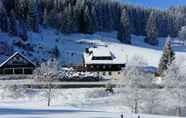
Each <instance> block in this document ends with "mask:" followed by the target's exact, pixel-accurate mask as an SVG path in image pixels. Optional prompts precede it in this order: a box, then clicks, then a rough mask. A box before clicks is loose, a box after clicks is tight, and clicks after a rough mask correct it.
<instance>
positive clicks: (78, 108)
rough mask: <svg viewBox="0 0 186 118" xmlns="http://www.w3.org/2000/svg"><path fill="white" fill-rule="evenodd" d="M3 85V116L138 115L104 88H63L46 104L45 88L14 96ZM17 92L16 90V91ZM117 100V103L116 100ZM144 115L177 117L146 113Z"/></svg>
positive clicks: (0, 103) (79, 117) (102, 117)
mask: <svg viewBox="0 0 186 118" xmlns="http://www.w3.org/2000/svg"><path fill="white" fill-rule="evenodd" d="M2 92H3V91H2V89H1V101H0V118H61V117H62V118H73V117H76V118H120V114H121V113H124V117H127V118H137V116H138V114H136V115H135V114H131V113H130V111H129V109H128V108H127V107H125V106H123V105H122V104H121V103H120V102H118V99H117V98H118V97H117V98H116V97H114V96H113V95H108V94H105V92H104V89H103V88H100V89H88V88H87V89H60V90H55V92H53V93H54V94H53V98H52V106H50V107H47V100H46V98H45V90H25V91H24V90H22V92H18V93H19V94H18V95H19V96H17V97H15V96H13V95H14V94H10V91H4V92H5V93H2ZM15 95H16V94H15ZM117 102H118V103H117ZM140 116H141V117H142V118H176V117H168V116H158V115H143V114H140Z"/></svg>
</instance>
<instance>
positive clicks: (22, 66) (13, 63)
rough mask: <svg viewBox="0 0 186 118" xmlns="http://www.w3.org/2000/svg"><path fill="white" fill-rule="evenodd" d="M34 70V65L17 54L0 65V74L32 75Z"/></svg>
mask: <svg viewBox="0 0 186 118" xmlns="http://www.w3.org/2000/svg"><path fill="white" fill-rule="evenodd" d="M34 69H35V64H34V63H33V62H32V61H31V60H29V59H28V58H26V57H25V56H23V55H22V54H20V53H19V52H16V53H14V54H13V55H12V56H10V57H9V58H8V59H6V60H5V61H4V62H2V63H1V64H0V74H32V73H33V70H34Z"/></svg>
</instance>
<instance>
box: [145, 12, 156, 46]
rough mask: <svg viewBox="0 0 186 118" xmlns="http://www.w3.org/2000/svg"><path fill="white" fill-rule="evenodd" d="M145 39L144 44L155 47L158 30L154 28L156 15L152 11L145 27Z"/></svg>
mask: <svg viewBox="0 0 186 118" xmlns="http://www.w3.org/2000/svg"><path fill="white" fill-rule="evenodd" d="M146 35H147V37H146V39H145V42H147V43H149V44H151V45H157V44H158V39H157V37H158V29H157V26H156V13H155V12H154V11H152V12H151V14H150V16H149V19H148V21H147V26H146Z"/></svg>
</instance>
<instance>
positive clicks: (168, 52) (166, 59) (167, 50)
mask: <svg viewBox="0 0 186 118" xmlns="http://www.w3.org/2000/svg"><path fill="white" fill-rule="evenodd" d="M174 59H175V53H174V51H173V49H172V47H171V38H170V37H168V38H167V41H166V44H165V47H164V50H163V55H162V57H161V59H160V64H159V73H160V74H161V75H162V74H163V72H164V71H165V70H167V68H168V66H169V65H170V64H171V63H172V61H173V60H174Z"/></svg>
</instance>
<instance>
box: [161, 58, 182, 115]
mask: <svg viewBox="0 0 186 118" xmlns="http://www.w3.org/2000/svg"><path fill="white" fill-rule="evenodd" d="M183 62H184V61H183V60H182V59H181V60H179V61H178V60H177V61H176V60H175V61H173V63H172V64H171V65H170V66H169V67H168V70H167V71H166V73H165V76H164V77H163V81H164V85H165V94H166V95H164V98H165V99H166V101H168V105H169V106H168V107H175V108H176V115H177V116H181V114H182V113H181V111H182V108H183V107H186V92H185V90H186V88H185V87H186V71H185V70H186V68H185V65H184V64H183ZM165 104H167V103H165Z"/></svg>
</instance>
